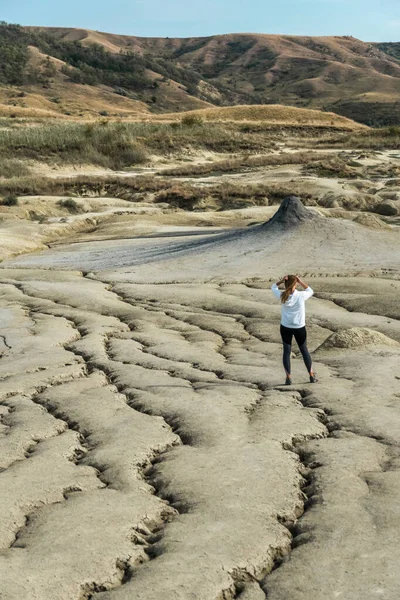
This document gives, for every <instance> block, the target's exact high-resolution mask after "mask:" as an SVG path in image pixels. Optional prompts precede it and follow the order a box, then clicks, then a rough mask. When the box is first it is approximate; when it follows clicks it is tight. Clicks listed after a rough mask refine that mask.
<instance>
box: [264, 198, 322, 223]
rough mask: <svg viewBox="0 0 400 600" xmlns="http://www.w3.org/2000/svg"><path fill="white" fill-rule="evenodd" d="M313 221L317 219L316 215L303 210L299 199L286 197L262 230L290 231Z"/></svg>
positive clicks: (305, 209)
mask: <svg viewBox="0 0 400 600" xmlns="http://www.w3.org/2000/svg"><path fill="white" fill-rule="evenodd" d="M315 219H318V215H316V214H314V213H313V212H311V211H310V210H308V209H307V208H305V207H304V205H303V203H302V202H301V200H300V198H297V196H288V197H287V198H285V199H284V200H283V201H282V203H281V205H280V207H279V209H278V211H277V212H276V213H275V214H274V216H273V217H272V219H270V220H269V221H267V222H266V223H264V224H263V226H262V227H263V228H264V229H265V228H268V229H269V228H272V227H274V228H275V227H280V228H282V229H291V228H292V227H296V226H297V225H299V224H301V223H307V222H310V221H313V220H315Z"/></svg>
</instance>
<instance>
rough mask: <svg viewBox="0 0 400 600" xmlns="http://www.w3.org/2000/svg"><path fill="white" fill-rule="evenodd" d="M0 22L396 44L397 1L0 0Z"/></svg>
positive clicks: (182, 34)
mask: <svg viewBox="0 0 400 600" xmlns="http://www.w3.org/2000/svg"><path fill="white" fill-rule="evenodd" d="M0 8H1V11H0V19H1V20H4V21H8V22H9V23H20V24H21V25H44V26H58V27H83V28H88V29H97V30H99V31H108V32H112V33H124V34H129V35H139V36H157V37H158V36H160V37H166V36H169V37H190V36H206V35H214V34H217V33H237V32H255V33H283V34H292V35H353V36H354V37H358V38H360V39H362V40H365V41H371V42H373V41H400V0H172V1H171V0H170V1H168V0H112V1H111V2H110V0H68V1H65V0H17V1H16V0H0Z"/></svg>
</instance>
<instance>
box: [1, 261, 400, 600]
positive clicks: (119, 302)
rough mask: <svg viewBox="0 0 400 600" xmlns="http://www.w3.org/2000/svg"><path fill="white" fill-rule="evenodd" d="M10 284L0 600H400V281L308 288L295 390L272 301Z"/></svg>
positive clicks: (66, 281)
mask: <svg viewBox="0 0 400 600" xmlns="http://www.w3.org/2000/svg"><path fill="white" fill-rule="evenodd" d="M0 281H1V285H0V307H1V308H0V314H1V322H2V335H1V337H0V349H1V352H2V357H1V360H0V377H1V385H0V470H1V472H0V543H1V552H0V578H1V588H0V598H1V599H2V600H16V599H18V600H19V599H22V598H23V599H24V600H83V599H88V598H95V599H96V600H97V599H98V600H114V599H115V600H118V599H121V600H123V599H136V600H164V599H165V600H169V599H177V600H190V599H196V600H219V599H221V600H229V599H233V598H241V599H242V600H261V599H262V598H268V599H269V600H270V599H272V600H289V599H290V600H311V599H313V600H322V599H324V600H326V599H327V598H343V599H346V600H361V599H362V600H370V599H371V600H372V599H375V598H384V599H385V600H398V598H399V595H400V576H399V575H398V568H397V567H398V552H397V545H398V544H397V540H398V535H399V529H400V525H399V523H400V508H399V503H398V495H399V491H400V419H399V416H400V414H399V413H400V409H399V400H400V346H399V345H398V343H399V342H400V322H399V320H398V316H397V315H394V314H390V315H389V314H388V311H386V312H384V313H382V314H376V312H377V310H376V305H377V304H379V302H374V303H373V306H371V305H370V304H371V303H369V298H370V296H371V293H370V292H371V290H370V287H371V286H374V285H375V286H376V289H375V288H374V292H373V293H374V294H377V295H378V296H379V294H381V297H382V300H383V299H384V298H385V299H386V301H387V299H388V294H389V292H391V293H392V294H396V293H397V291H396V290H397V287H396V286H398V284H397V282H395V281H394V280H393V281H392V280H388V279H386V280H384V279H381V280H379V281H377V280H374V282H373V283H371V280H365V282H364V281H362V280H361V279H360V281H359V282H358V283H359V286H358V288H357V289H358V294H357V293H355V290H353V289H352V288H351V285H350V284H346V283H343V282H341V281H336V282H335V280H333V279H329V278H324V279H320V280H317V279H315V284H314V281H313V284H314V285H315V288H316V289H319V290H320V297H316V298H313V299H312V300H311V301H310V303H309V304H308V315H309V322H310V325H309V335H310V348H311V350H313V351H315V350H316V349H317V348H318V350H316V351H315V354H314V359H315V362H316V370H317V372H318V373H319V376H320V383H318V384H317V385H315V386H311V385H310V384H308V383H306V381H307V379H306V376H305V375H306V374H305V370H304V367H303V365H302V363H301V361H300V360H299V359H295V360H294V361H293V363H294V369H293V377H294V381H295V382H297V383H296V384H295V385H294V386H293V388H285V387H282V386H281V385H280V384H281V383H282V375H281V366H280V361H281V348H280V339H279V329H278V326H277V323H278V318H279V306H277V305H276V303H275V301H274V299H273V297H272V295H271V294H270V292H269V291H268V289H266V288H268V287H269V284H268V283H267V282H261V281H259V282H258V283H257V284H254V285H249V284H247V285H246V284H245V283H234V284H230V283H220V284H212V283H209V284H203V285H200V284H195V285H190V284H169V285H167V284H166V285H150V284H142V285H140V284H132V283H129V281H127V282H123V281H121V278H119V280H118V284H113V283H110V281H108V282H106V283H103V282H102V281H100V280H99V279H97V278H96V276H95V275H91V276H90V277H83V276H82V275H81V274H80V273H77V272H68V271H64V272H56V271H45V270H22V269H2V270H1V272H0ZM346 285H347V288H346ZM363 285H364V288H363ZM390 286H395V289H392V288H391V287H390ZM360 289H361V290H362V289H365V294H362V293H360ZM339 304H340V306H339ZM384 305H385V306H387V302H386V304H385V303H384V302H382V303H381V306H384ZM346 306H347V307H348V308H349V310H347V308H346ZM350 310H351V311H352V312H350ZM373 313H374V314H373ZM354 327H356V328H365V327H368V328H369V329H372V330H374V331H378V332H381V333H382V334H384V335H385V336H387V337H386V338H382V340H383V342H382V343H381V344H375V345H374V346H366V345H361V346H358V347H351V348H339V347H333V348H330V347H329V344H324V342H325V341H326V340H327V339H328V338H329V337H330V336H331V334H332V333H333V332H336V331H338V330H340V329H350V328H354ZM385 340H386V341H387V343H385ZM396 342H397V343H396Z"/></svg>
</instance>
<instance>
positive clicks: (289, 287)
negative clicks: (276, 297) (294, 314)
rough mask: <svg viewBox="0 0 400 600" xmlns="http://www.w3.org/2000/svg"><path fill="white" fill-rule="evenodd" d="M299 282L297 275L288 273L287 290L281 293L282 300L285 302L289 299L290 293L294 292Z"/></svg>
mask: <svg viewBox="0 0 400 600" xmlns="http://www.w3.org/2000/svg"><path fill="white" fill-rule="evenodd" d="M296 283H297V277H296V275H288V277H287V279H285V290H284V291H283V292H282V294H281V302H282V304H285V302H286V301H287V300H288V298H289V296H290V294H291V293H292V289H293V287H294V286H295V284H296Z"/></svg>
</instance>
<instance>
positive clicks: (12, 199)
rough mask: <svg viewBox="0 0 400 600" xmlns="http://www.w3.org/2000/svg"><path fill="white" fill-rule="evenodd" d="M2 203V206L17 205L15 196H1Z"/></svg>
mask: <svg viewBox="0 0 400 600" xmlns="http://www.w3.org/2000/svg"><path fill="white" fill-rule="evenodd" d="M2 205H3V206H17V205H18V198H17V196H6V197H5V198H3V202H2Z"/></svg>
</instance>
